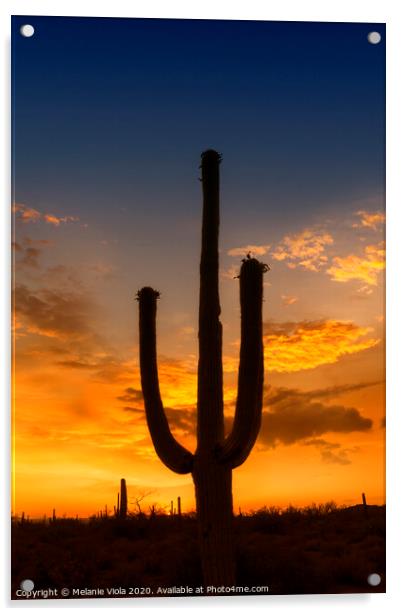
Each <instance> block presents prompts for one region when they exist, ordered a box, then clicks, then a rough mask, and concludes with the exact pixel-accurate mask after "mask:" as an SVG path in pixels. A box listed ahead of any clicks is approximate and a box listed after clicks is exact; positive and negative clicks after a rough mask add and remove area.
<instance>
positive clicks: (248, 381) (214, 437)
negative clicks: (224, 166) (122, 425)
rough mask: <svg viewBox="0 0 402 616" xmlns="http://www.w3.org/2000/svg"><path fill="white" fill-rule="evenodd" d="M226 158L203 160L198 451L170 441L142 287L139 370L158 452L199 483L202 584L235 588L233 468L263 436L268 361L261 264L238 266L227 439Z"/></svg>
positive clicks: (147, 297)
mask: <svg viewBox="0 0 402 616" xmlns="http://www.w3.org/2000/svg"><path fill="white" fill-rule="evenodd" d="M220 161H221V157H220V155H219V154H218V153H217V152H215V151H214V150H207V151H206V152H203V153H202V156H201V169H202V178H201V180H202V188H203V222H202V249H201V264H200V298H199V332H198V337H199V361H198V403H197V439H198V444H197V449H196V452H195V453H194V454H192V453H190V452H189V451H188V450H187V449H186V448H185V447H183V446H182V445H180V444H179V443H178V442H177V441H176V439H175V438H174V436H173V435H172V433H171V431H170V428H169V424H168V421H167V419H166V415H165V413H164V409H163V404H162V400H161V396H160V391H159V381H158V369H157V357H156V325H155V321H156V301H157V299H158V297H159V293H158V291H155V290H154V289H152V288H151V287H144V288H142V289H141V290H140V291H139V292H138V295H137V299H138V301H139V329H140V367H141V385H142V391H143V396H144V403H145V410H146V418H147V423H148V428H149V431H150V434H151V437H152V441H153V444H154V447H155V450H156V452H157V454H158V456H159V457H160V459H161V460H162V462H164V464H165V465H166V466H167V467H168V468H170V469H171V470H172V471H174V472H176V473H181V474H184V473H192V476H193V481H194V485H195V494H196V504H197V518H198V526H199V539H200V553H201V561H202V570H203V578H204V583H205V584H206V585H215V586H218V585H225V586H230V585H232V584H234V583H235V558H234V545H233V528H232V524H233V510H232V509H233V504H232V469H233V468H236V467H237V466H240V465H241V464H242V463H243V462H244V461H245V460H246V458H247V457H248V455H249V453H250V451H251V449H252V447H253V445H254V443H255V441H256V438H257V435H258V432H259V428H260V423H261V410H262V392H263V379H264V359H263V341H262V300H263V274H264V272H265V271H267V270H268V269H269V268H268V266H266V265H265V264H264V263H260V262H259V261H257V259H254V258H251V256H250V255H247V258H245V259H243V262H242V265H241V268H240V274H239V279H240V306H241V347H240V365H239V376H238V394H237V403H236V412H235V417H234V421H233V427H232V429H231V433H230V434H229V435H228V436H227V437H226V438H225V435H224V413H223V370H222V325H221V323H220V321H219V315H220V311H221V310H220V303H219V256H218V234H219V163H220Z"/></svg>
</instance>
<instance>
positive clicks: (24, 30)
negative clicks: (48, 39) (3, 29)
mask: <svg viewBox="0 0 402 616" xmlns="http://www.w3.org/2000/svg"><path fill="white" fill-rule="evenodd" d="M20 33H21V35H22V36H25V38H29V37H31V36H33V35H34V34H35V28H34V27H33V26H31V24H24V25H23V26H21V28H20Z"/></svg>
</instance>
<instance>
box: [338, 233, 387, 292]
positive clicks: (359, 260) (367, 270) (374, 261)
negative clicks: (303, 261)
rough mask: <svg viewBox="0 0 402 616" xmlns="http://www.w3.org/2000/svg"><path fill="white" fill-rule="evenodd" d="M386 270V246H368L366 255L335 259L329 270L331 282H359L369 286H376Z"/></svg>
mask: <svg viewBox="0 0 402 616" xmlns="http://www.w3.org/2000/svg"><path fill="white" fill-rule="evenodd" d="M384 269H385V244H384V242H379V243H378V244H376V245H370V246H366V247H365V249H364V255H362V256H359V255H356V254H349V255H347V256H346V257H334V258H333V259H332V265H331V267H330V268H328V269H327V274H328V275H329V276H331V280H335V281H336V282H348V281H349V280H359V281H361V282H364V283H366V284H367V285H372V286H376V285H377V284H378V277H379V274H380V273H381V272H382V271H383V270H384Z"/></svg>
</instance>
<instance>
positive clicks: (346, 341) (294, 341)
mask: <svg viewBox="0 0 402 616" xmlns="http://www.w3.org/2000/svg"><path fill="white" fill-rule="evenodd" d="M370 331H371V328H368V327H359V326H358V325H356V324H355V323H352V322H350V321H335V320H326V321H301V322H296V323H276V324H274V323H268V324H266V326H265V332H264V356H265V365H266V368H267V370H268V371H272V372H298V371H300V370H311V369H313V368H316V367H317V366H322V365H324V364H334V363H335V362H337V361H338V360H339V359H340V358H341V357H343V356H345V355H350V354H352V353H358V352H359V351H364V350H365V349H370V348H372V347H374V346H376V345H377V344H378V343H379V339H375V338H367V337H366V336H367V334H368V333H369V332H370Z"/></svg>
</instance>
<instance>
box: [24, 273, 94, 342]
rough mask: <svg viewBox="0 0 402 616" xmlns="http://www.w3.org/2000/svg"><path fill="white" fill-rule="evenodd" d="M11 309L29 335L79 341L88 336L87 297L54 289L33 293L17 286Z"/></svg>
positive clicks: (88, 310)
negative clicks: (35, 334)
mask: <svg viewBox="0 0 402 616" xmlns="http://www.w3.org/2000/svg"><path fill="white" fill-rule="evenodd" d="M14 309H15V312H16V315H17V316H18V317H20V318H21V320H22V322H23V324H24V325H25V326H26V327H27V329H29V330H30V331H32V332H35V333H38V334H41V335H44V336H50V337H56V338H57V337H58V338H62V339H63V338H70V337H71V336H73V337H81V336H85V335H88V334H90V333H91V328H90V326H89V321H90V316H91V313H92V311H93V305H92V303H91V301H90V300H89V298H88V296H87V295H83V294H80V293H74V292H70V291H65V290H57V289H53V290H51V289H41V290H38V291H33V290H31V289H28V287H26V286H25V285H22V284H21V285H17V286H16V288H15V291H14Z"/></svg>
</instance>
